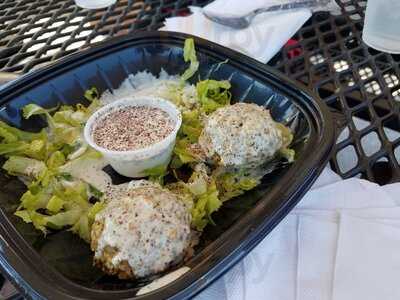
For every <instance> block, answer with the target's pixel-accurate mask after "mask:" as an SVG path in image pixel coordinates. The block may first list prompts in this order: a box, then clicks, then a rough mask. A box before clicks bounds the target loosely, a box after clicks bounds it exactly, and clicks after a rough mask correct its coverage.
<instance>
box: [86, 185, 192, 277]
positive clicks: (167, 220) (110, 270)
mask: <svg viewBox="0 0 400 300" xmlns="http://www.w3.org/2000/svg"><path fill="white" fill-rule="evenodd" d="M127 194H128V196H127V197H123V198H121V199H113V200H111V201H110V202H109V203H108V204H107V206H106V208H105V209H104V210H103V211H102V212H100V213H99V214H98V215H97V216H96V220H95V222H94V224H93V226H92V232H91V248H92V250H93V251H94V252H95V255H94V263H95V265H96V266H98V267H100V268H101V269H102V270H103V271H104V272H106V273H107V274H110V275H118V277H119V278H121V279H129V278H140V277H145V276H148V275H151V274H156V273H159V272H162V271H164V270H166V269H167V268H168V267H169V266H170V265H173V264H176V263H178V262H179V261H181V260H182V258H183V257H184V256H185V255H186V254H187V253H188V251H190V249H189V248H190V243H191V230H190V221H191V216H190V213H189V211H188V209H187V208H186V207H185V204H184V203H183V202H182V201H181V200H180V199H178V198H177V196H176V195H175V194H173V193H171V192H169V191H167V190H165V189H163V188H161V187H159V186H156V185H154V186H151V185H147V186H146V185H145V186H140V185H139V186H138V187H133V188H130V189H129V190H128V193H127Z"/></svg>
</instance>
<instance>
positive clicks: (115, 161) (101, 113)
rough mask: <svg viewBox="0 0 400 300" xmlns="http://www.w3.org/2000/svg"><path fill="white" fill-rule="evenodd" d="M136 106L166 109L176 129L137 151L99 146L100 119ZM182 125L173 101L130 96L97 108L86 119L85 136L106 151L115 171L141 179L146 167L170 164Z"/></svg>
mask: <svg viewBox="0 0 400 300" xmlns="http://www.w3.org/2000/svg"><path fill="white" fill-rule="evenodd" d="M132 106H147V107H154V108H159V109H161V110H163V111H165V112H166V113H167V114H168V115H169V117H170V118H171V119H172V120H173V121H174V123H175V128H174V130H173V131H172V132H171V133H170V134H169V135H168V136H167V137H166V138H165V139H163V140H161V141H159V142H157V143H154V144H152V145H150V146H147V147H145V148H140V149H137V150H130V151H115V150H108V149H105V148H103V147H101V146H99V145H97V144H96V143H95V142H94V140H93V129H94V128H95V125H96V122H97V121H98V120H101V119H103V118H104V117H105V116H106V115H108V114H110V113H112V112H114V111H116V110H119V109H121V108H125V107H132ZM181 124H182V116H181V113H180V111H179V110H178V108H177V107H176V106H175V105H174V104H173V103H171V102H170V101H167V100H165V99H162V98H158V97H127V98H123V99H120V100H118V101H115V102H112V103H110V104H108V105H106V106H104V107H102V108H101V109H99V110H98V111H96V112H95V113H94V114H93V115H92V116H91V117H90V118H89V120H88V121H87V122H86V125H85V129H84V136H85V139H86V142H87V143H88V144H89V145H90V146H91V147H93V148H94V149H96V150H97V151H99V152H100V153H101V154H103V156H104V158H105V159H106V160H107V161H108V163H109V164H110V165H111V166H112V167H113V169H114V170H115V171H117V172H118V173H119V174H121V175H123V176H127V177H133V178H139V177H144V176H146V175H147V174H146V170H148V169H152V168H154V167H158V166H164V165H167V164H168V163H169V161H170V160H171V155H172V150H173V148H174V145H175V140H176V135H177V133H178V130H179V128H180V127H181Z"/></svg>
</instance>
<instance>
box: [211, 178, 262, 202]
mask: <svg viewBox="0 0 400 300" xmlns="http://www.w3.org/2000/svg"><path fill="white" fill-rule="evenodd" d="M260 181H261V177H253V176H251V175H250V174H246V173H245V172H240V171H238V172H235V173H224V174H221V175H219V176H217V178H216V182H217V186H218V190H219V192H220V199H221V201H227V200H230V199H232V198H234V197H237V196H240V195H242V194H244V193H245V192H246V191H249V190H252V189H253V188H255V187H256V186H257V185H259V184H260Z"/></svg>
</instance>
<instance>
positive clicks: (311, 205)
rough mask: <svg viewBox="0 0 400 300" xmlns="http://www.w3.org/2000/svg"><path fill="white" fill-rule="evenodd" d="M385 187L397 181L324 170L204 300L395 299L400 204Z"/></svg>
mask: <svg viewBox="0 0 400 300" xmlns="http://www.w3.org/2000/svg"><path fill="white" fill-rule="evenodd" d="M329 178H330V179H331V180H329ZM388 191H389V192H390V193H393V192H395V193H396V194H398V193H399V192H400V184H393V185H391V186H390V188H389V189H387V188H386V187H380V186H378V185H376V184H373V183H370V182H368V181H365V180H360V179H349V180H343V181H342V180H338V178H337V175H335V174H334V173H333V172H332V171H330V170H329V169H327V170H325V171H324V172H323V174H322V176H321V179H320V180H318V181H317V182H316V184H315V185H314V188H313V189H312V190H311V191H310V192H309V193H307V195H306V196H305V197H304V199H303V200H302V201H301V202H300V204H299V205H298V207H296V209H295V210H293V212H292V213H291V214H289V216H288V217H287V218H285V219H284V221H282V222H281V223H280V224H279V225H278V226H277V228H276V229H274V231H273V232H272V233H271V234H270V235H269V236H268V237H267V238H266V239H265V240H264V241H263V242H261V243H260V244H259V245H258V246H257V247H256V248H255V249H254V250H253V251H252V252H251V253H250V254H249V255H248V256H247V257H246V258H245V259H244V260H243V261H242V262H240V263H239V264H238V265H237V266H235V268H234V269H232V270H231V271H229V272H228V274H227V275H225V276H224V278H223V279H220V280H218V283H219V288H218V291H219V293H218V296H217V297H212V298H213V299H228V300H232V299H241V300H242V299H249V300H250V299H279V300H280V299H284V300H292V299H293V300H295V299H296V300H314V299H315V300H325V299H326V300H350V299H352V300H353V299H367V300H368V299H385V300H386V299H398V295H400V290H399V289H398V288H397V286H398V285H397V280H396V279H397V278H398V276H399V275H400V259H398V256H396V255H397V254H396V253H397V252H398V251H399V250H400V206H398V204H397V202H396V201H395V198H396V197H393V196H391V195H393V194H389V192H388ZM355 244H356V245H355ZM366 248H368V249H366ZM354 249H357V250H354ZM395 254H396V255H395ZM355 264H357V265H355ZM260 270H263V272H261V271H260ZM352 270H353V271H352ZM294 274H295V278H293V276H294ZM392 278H394V279H392ZM222 281H223V284H222V283H221V282H222ZM372 281H374V282H375V283H374V284H372ZM211 289H213V287H212V288H211ZM382 289H384V290H385V292H383V293H382V297H378V296H377V295H379V292H380V291H381V290H382ZM210 292H211V291H210V290H209V289H207V290H206V292H205V293H208V295H211V294H210ZM213 295H214V296H215V295H216V294H215V290H214V294H213ZM203 299H211V298H203Z"/></svg>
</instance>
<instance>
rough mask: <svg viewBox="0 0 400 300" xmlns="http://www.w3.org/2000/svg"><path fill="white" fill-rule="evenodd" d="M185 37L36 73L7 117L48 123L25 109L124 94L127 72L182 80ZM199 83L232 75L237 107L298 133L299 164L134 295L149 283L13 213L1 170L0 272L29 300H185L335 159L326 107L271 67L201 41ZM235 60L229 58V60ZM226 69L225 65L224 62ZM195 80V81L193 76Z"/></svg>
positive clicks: (104, 52)
mask: <svg viewBox="0 0 400 300" xmlns="http://www.w3.org/2000/svg"><path fill="white" fill-rule="evenodd" d="M187 37H188V36H187V35H184V34H180V33H173V32H143V33H136V34H135V35H130V36H125V37H122V38H117V39H113V40H111V41H108V42H106V43H104V44H102V45H100V46H97V47H95V48H92V49H89V50H86V51H82V52H80V53H78V54H74V55H72V56H70V57H67V58H65V59H63V60H61V61H59V62H57V63H56V64H54V65H52V66H49V67H46V68H45V69H43V70H40V71H36V72H32V73H29V74H27V75H25V76H23V77H22V78H20V79H18V80H17V81H15V82H13V83H11V84H8V85H7V86H5V87H4V88H3V89H1V90H0V99H1V100H0V101H1V102H0V108H1V109H0V118H1V119H2V120H4V121H6V122H8V123H10V124H13V125H15V126H18V127H21V128H23V129H26V130H39V129H40V127H42V126H44V125H45V124H43V123H41V122H38V121H37V119H36V121H35V120H23V119H22V117H21V110H20V109H21V107H22V106H24V105H26V104H28V103H31V102H36V103H38V104H40V105H42V106H45V107H53V106H55V105H57V104H59V103H65V104H72V103H79V102H85V100H84V97H83V93H84V91H85V90H86V89H88V88H90V87H92V86H95V87H97V89H98V90H99V91H100V92H103V91H105V90H107V89H115V88H117V87H118V86H119V85H120V84H121V82H122V81H123V80H124V79H125V78H126V77H127V76H128V74H130V73H136V72H138V71H143V70H148V71H150V72H152V73H153V74H158V73H159V72H160V71H161V68H163V69H165V70H166V71H167V72H168V73H170V74H180V73H182V71H183V70H184V69H185V68H186V67H187V66H186V65H185V64H183V59H182V54H183V53H182V47H183V42H184V40H185V38H187ZM195 42H196V48H197V53H198V58H199V61H200V71H199V74H198V76H199V77H200V78H201V79H205V78H213V79H228V80H230V82H231V84H232V94H233V99H234V100H235V101H247V102H255V103H258V104H260V105H264V106H266V107H267V108H269V109H270V110H271V113H272V116H273V117H274V119H275V120H277V121H279V122H283V123H285V124H287V125H288V126H290V127H291V128H292V129H293V131H294V135H295V143H294V146H293V147H294V149H295V150H296V153H297V157H296V162H295V163H294V164H292V165H291V166H288V167H285V168H281V169H279V170H276V171H274V172H273V173H271V174H269V175H267V176H265V178H264V180H263V182H262V184H261V185H260V186H258V187H257V188H256V189H255V190H253V191H250V192H248V193H247V194H245V195H243V196H241V197H238V198H236V199H232V200H231V201H228V202H226V203H225V204H224V206H223V207H222V208H221V209H220V210H219V212H217V213H216V214H215V215H213V219H214V221H215V222H216V224H217V225H216V226H211V225H210V226H208V227H207V228H206V229H205V232H204V234H203V235H202V239H201V243H200V245H199V246H198V247H197V249H196V254H195V256H194V257H193V258H192V259H191V260H190V261H188V262H187V264H186V265H187V266H189V267H190V268H191V270H190V271H189V272H187V273H186V274H185V275H183V276H182V277H180V278H179V279H177V280H175V281H174V282H172V283H170V284H169V285H167V286H164V287H162V288H160V289H158V290H156V291H154V292H151V293H149V294H145V295H142V296H137V297H136V296H135V294H136V292H137V290H138V288H140V287H141V286H143V285H145V284H146V283H148V282H149V281H150V279H146V280H141V281H122V280H118V279H116V278H112V277H107V276H104V275H102V274H101V273H100V272H99V271H98V270H97V269H95V268H94V267H92V263H91V260H92V254H91V252H90V250H89V247H88V245H87V244H85V243H84V242H82V241H81V240H80V239H79V238H78V237H76V236H73V235H72V234H71V233H69V232H65V231H63V232H58V233H53V234H50V235H48V236H47V238H46V239H44V238H43V237H42V236H41V235H40V233H38V232H36V231H35V230H34V229H33V228H32V226H31V225H30V224H24V223H23V222H22V221H20V220H19V219H18V218H16V217H15V216H13V212H14V210H15V208H16V207H17V206H18V202H19V197H20V195H21V194H22V193H23V192H24V189H25V188H24V186H23V185H22V183H19V181H18V180H17V179H15V178H12V177H8V176H6V175H5V174H0V184H1V186H2V190H1V193H0V267H1V269H2V270H3V271H4V273H5V274H6V275H7V277H8V278H9V279H10V280H11V281H12V282H13V283H14V284H15V285H16V286H17V287H18V288H19V289H20V291H21V292H22V294H23V295H24V296H25V297H27V298H35V299H37V298H47V299H165V298H179V299H182V298H188V297H190V296H193V295H195V294H196V293H198V292H199V291H201V290H202V289H203V288H205V287H206V286H207V285H208V284H210V283H211V282H212V281H213V280H215V279H216V278H218V277H219V276H221V275H222V274H223V273H224V272H226V271H227V270H228V269H229V268H231V267H232V266H233V265H234V264H235V263H236V262H238V261H239V260H240V259H241V258H243V257H244V256H245V255H246V254H247V253H248V252H249V251H250V250H251V249H252V248H253V247H255V246H256V245H257V244H258V242H260V241H261V240H262V239H263V238H264V237H265V236H266V235H267V234H268V233H269V232H270V231H271V230H272V229H273V228H274V227H275V226H276V225H277V224H278V223H279V222H280V221H281V220H282V218H284V217H285V216H286V214H288V212H289V211H290V210H291V209H292V208H293V207H294V206H295V204H296V203H297V202H298V201H299V200H300V199H301V197H302V196H303V195H304V193H305V192H306V191H307V190H308V189H309V188H310V186H311V184H312V183H313V182H314V180H315V179H316V177H317V176H318V174H319V173H320V172H321V171H322V169H323V167H324V166H325V164H326V163H327V161H328V159H329V154H330V152H331V150H332V146H333V144H334V137H335V132H334V126H333V121H332V118H331V116H330V114H329V112H328V110H327V108H326V107H325V105H324V104H323V103H322V102H321V101H320V100H318V99H317V98H315V97H314V96H311V95H309V94H308V93H307V92H305V91H304V90H303V89H302V87H300V86H299V85H298V84H297V83H295V82H293V81H291V80H289V79H288V78H287V77H285V76H284V75H281V74H280V73H277V72H276V71H274V70H272V69H271V68H269V67H267V66H265V65H263V64H261V63H259V62H257V61H255V60H253V59H251V58H249V57H246V56H244V55H242V54H239V53H237V52H235V51H232V50H230V49H227V48H224V47H222V46H219V45H216V44H213V43H211V42H208V41H205V40H202V39H198V38H195ZM227 59H228V60H227ZM226 60H227V62H226V63H223V64H221V62H224V61H226ZM196 76H197V75H196Z"/></svg>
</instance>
